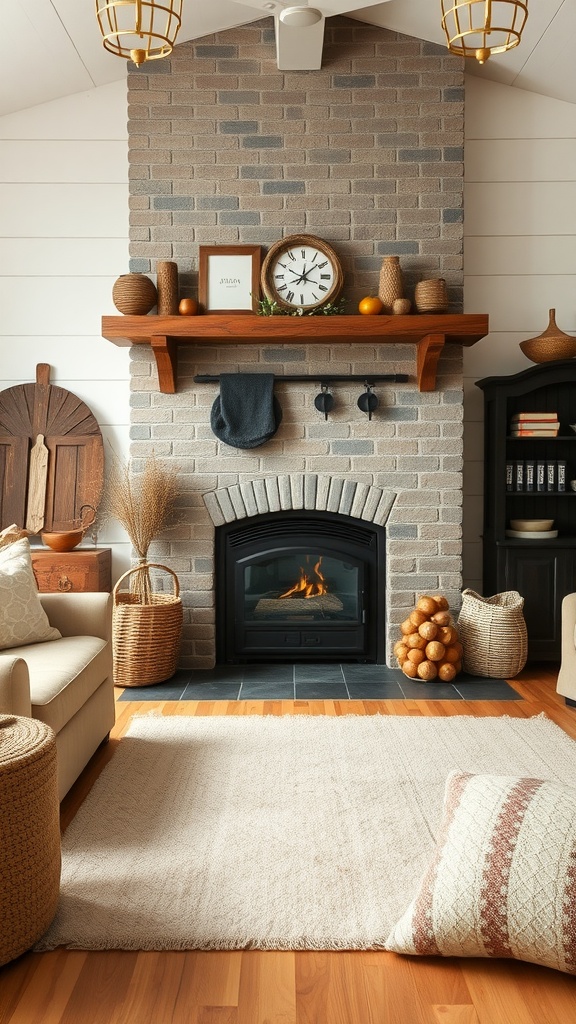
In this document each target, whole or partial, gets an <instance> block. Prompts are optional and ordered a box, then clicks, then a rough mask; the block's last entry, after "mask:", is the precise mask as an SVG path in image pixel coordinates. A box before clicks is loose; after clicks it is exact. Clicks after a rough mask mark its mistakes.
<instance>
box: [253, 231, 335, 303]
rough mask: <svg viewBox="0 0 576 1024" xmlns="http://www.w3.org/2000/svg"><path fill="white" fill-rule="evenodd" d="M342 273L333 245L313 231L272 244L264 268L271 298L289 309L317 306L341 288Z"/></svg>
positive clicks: (329, 298)
mask: <svg viewBox="0 0 576 1024" xmlns="http://www.w3.org/2000/svg"><path fill="white" fill-rule="evenodd" d="M341 284H342V273H341V270H340V265H339V263H338V259H337V257H336V254H335V253H333V252H332V250H331V249H330V246H328V245H327V244H326V243H325V242H322V241H321V240H319V239H315V238H314V237H313V236H311V235H294V236H291V237H290V238H285V239H283V240H282V241H281V242H277V243H276V245H275V246H273V247H272V249H271V250H270V252H269V253H268V256H267V257H266V259H265V261H264V265H263V268H262V285H263V289H264V291H265V293H266V294H267V296H268V297H269V298H270V299H273V300H275V301H276V302H278V304H279V305H282V306H285V307H288V308H290V309H314V308H315V307H318V306H323V305H324V303H326V302H330V301H333V300H334V299H335V298H336V297H337V294H338V293H339V292H340V288H341Z"/></svg>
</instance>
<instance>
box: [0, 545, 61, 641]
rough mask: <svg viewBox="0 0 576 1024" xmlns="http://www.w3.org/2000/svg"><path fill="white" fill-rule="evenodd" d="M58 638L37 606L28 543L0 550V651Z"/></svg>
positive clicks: (46, 617)
mask: <svg viewBox="0 0 576 1024" xmlns="http://www.w3.org/2000/svg"><path fill="white" fill-rule="evenodd" d="M61 635H62V634H61V633H60V632H59V631H58V630H57V629H55V628H54V626H51V625H50V623H49V621H48V616H47V615H46V612H45V611H44V609H43V607H42V605H41V603H40V598H39V596H38V587H37V586H36V580H35V578H34V573H33V571H32V560H31V558H30V544H29V542H28V540H27V539H26V538H23V539H22V540H17V541H14V543H13V544H8V545H7V546H6V547H0V650H5V649H6V648H9V647H19V646H20V645H21V644H36V643H40V642H41V641H43V640H57V639H58V637H60V636H61Z"/></svg>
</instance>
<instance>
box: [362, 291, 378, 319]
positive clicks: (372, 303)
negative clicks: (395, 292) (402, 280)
mask: <svg viewBox="0 0 576 1024" xmlns="http://www.w3.org/2000/svg"><path fill="white" fill-rule="evenodd" d="M383 309H384V303H383V302H382V300H381V299H379V298H378V296H377V295H366V296H365V297H364V298H363V299H361V300H360V302H359V303H358V312H359V313H363V314H364V316H377V315H378V313H381V312H382V310H383Z"/></svg>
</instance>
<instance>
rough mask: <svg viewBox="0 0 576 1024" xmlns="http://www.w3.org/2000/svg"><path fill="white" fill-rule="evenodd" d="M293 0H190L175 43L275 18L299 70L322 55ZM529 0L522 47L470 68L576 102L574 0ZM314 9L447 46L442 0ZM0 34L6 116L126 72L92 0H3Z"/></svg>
mask: <svg viewBox="0 0 576 1024" xmlns="http://www.w3.org/2000/svg"><path fill="white" fill-rule="evenodd" d="M294 2H295V3H298V2H299V3H303V2H304V0H294ZM312 2H313V0H311V4H312ZM289 3H290V0H184V14H183V23H182V28H181V30H180V34H179V37H178V42H184V41H186V40H189V39H199V38H201V37H202V36H205V35H210V34H211V33H213V32H218V31H222V30H224V29H227V28H232V27H235V26H237V25H245V24H249V23H250V22H252V21H256V20H258V19H259V18H263V17H270V16H271V15H274V17H275V23H276V42H277V50H278V55H279V62H280V61H284V62H287V63H285V64H284V65H282V64H279V66H285V67H290V66H296V67H297V66H298V64H296V65H291V64H290V61H291V60H294V59H295V60H298V59H299V60H304V62H306V61H308V60H310V61H313V60H314V59H315V57H316V58H317V59H318V61H320V60H321V47H322V31H321V28H322V23H320V29H318V28H317V27H315V30H316V31H315V35H314V31H311V30H304V29H294V28H289V27H287V26H284V25H283V24H282V23H281V22H280V21H279V19H278V15H279V14H280V12H281V11H282V8H283V7H286V6H288V5H289ZM528 3H529V9H530V13H529V17H528V21H527V23H526V27H525V29H524V34H523V38H522V42H521V44H520V46H518V47H516V49H514V50H511V51H510V52H509V53H507V54H502V55H499V56H496V57H491V58H490V60H489V61H488V62H487V63H486V64H485V65H484V66H482V67H479V66H477V65H476V62H475V61H471V60H469V61H467V65H466V69H467V71H469V72H471V73H473V74H478V75H482V76H483V77H485V78H488V79H491V80H492V81H497V82H502V83H504V84H507V85H512V86H516V87H518V88H520V89H528V90H530V91H532V92H536V93H541V94H542V95H544V96H551V97H554V98H556V99H560V100H565V101H567V102H569V103H576V73H575V71H574V45H573V40H574V39H575V38H576V4H575V3H574V0H528ZM314 6H315V7H317V8H318V9H319V10H320V11H321V12H322V14H323V15H324V16H325V18H329V17H331V16H334V15H336V14H345V15H347V16H349V17H351V18H354V19H357V20H358V21H362V22H367V23H368V24H371V25H378V26H380V27H382V28H388V29H392V30H393V31H398V32H403V33H405V34H406V35H410V36H415V37H417V38H419V39H427V40H430V41H432V42H437V43H441V44H443V43H445V38H444V34H443V32H442V28H441V25H440V0H387V2H384V3H382V2H374V3H370V2H369V3H368V4H367V3H366V0H320V3H318V4H314ZM307 33H308V34H307ZM0 38H2V44H3V45H2V60H1V62H0V114H7V113H10V112H12V111H16V110H22V109H24V108H26V107H31V106H35V105H36V104H38V103H44V102H46V101H47V100H52V99H56V98H58V97H60V96H66V95H69V94H71V93H75V92H82V91H83V90H85V89H90V88H92V87H93V86H96V85H104V84H106V83H108V82H112V81H116V80H118V79H121V78H123V77H124V76H125V75H126V62H125V61H124V60H123V59H121V58H119V57H115V56H113V55H112V54H109V53H107V52H106V51H105V50H104V48H103V46H102V42H101V37H100V32H99V30H98V26H97V23H96V18H95V14H94V0H3V2H2V3H1V4H0ZM308 51H309V52H308ZM303 53H304V54H305V56H304V57H302V56H301V55H302V54H303ZM298 55H300V56H298ZM308 66H310V67H313V66H315V65H314V64H313V63H311V64H309V65H308ZM316 66H319V65H316Z"/></svg>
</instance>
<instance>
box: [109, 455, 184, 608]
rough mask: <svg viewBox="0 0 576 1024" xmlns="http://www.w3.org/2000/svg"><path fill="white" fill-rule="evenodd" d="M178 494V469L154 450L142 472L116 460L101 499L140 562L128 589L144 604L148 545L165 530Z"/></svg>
mask: <svg viewBox="0 0 576 1024" xmlns="http://www.w3.org/2000/svg"><path fill="white" fill-rule="evenodd" d="M177 495H178V470H177V469H175V468H173V467H171V466H166V465H163V464H162V463H160V462H158V460H157V459H156V456H155V455H154V453H152V455H150V456H149V457H148V458H147V459H146V463H145V466H144V470H143V472H142V473H133V472H132V468H131V465H130V463H123V462H121V461H120V460H119V459H117V460H116V462H115V464H114V466H113V468H112V472H111V474H110V479H109V481H108V490H107V495H106V498H105V502H104V510H105V515H106V517H107V518H114V519H117V520H118V522H119V523H120V524H121V525H122V526H123V527H124V529H125V530H126V533H127V534H128V536H129V538H130V540H131V542H132V546H133V548H134V550H135V551H136V553H137V555H138V560H139V562H140V563H141V564H142V571H141V572H138V573H135V574H134V576H133V577H132V582H131V589H132V590H133V591H134V592H135V593H137V594H138V595H139V597H140V599H141V601H142V603H143V604H150V603H151V600H150V594H151V584H150V574H149V571H148V568H147V566H146V562H147V559H148V549H149V547H150V544H151V543H152V541H153V540H154V539H155V537H157V536H158V534H159V533H161V532H162V530H164V529H165V528H166V527H167V526H168V524H169V522H170V519H171V517H172V516H173V514H174V510H175V506H176V498H177Z"/></svg>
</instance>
